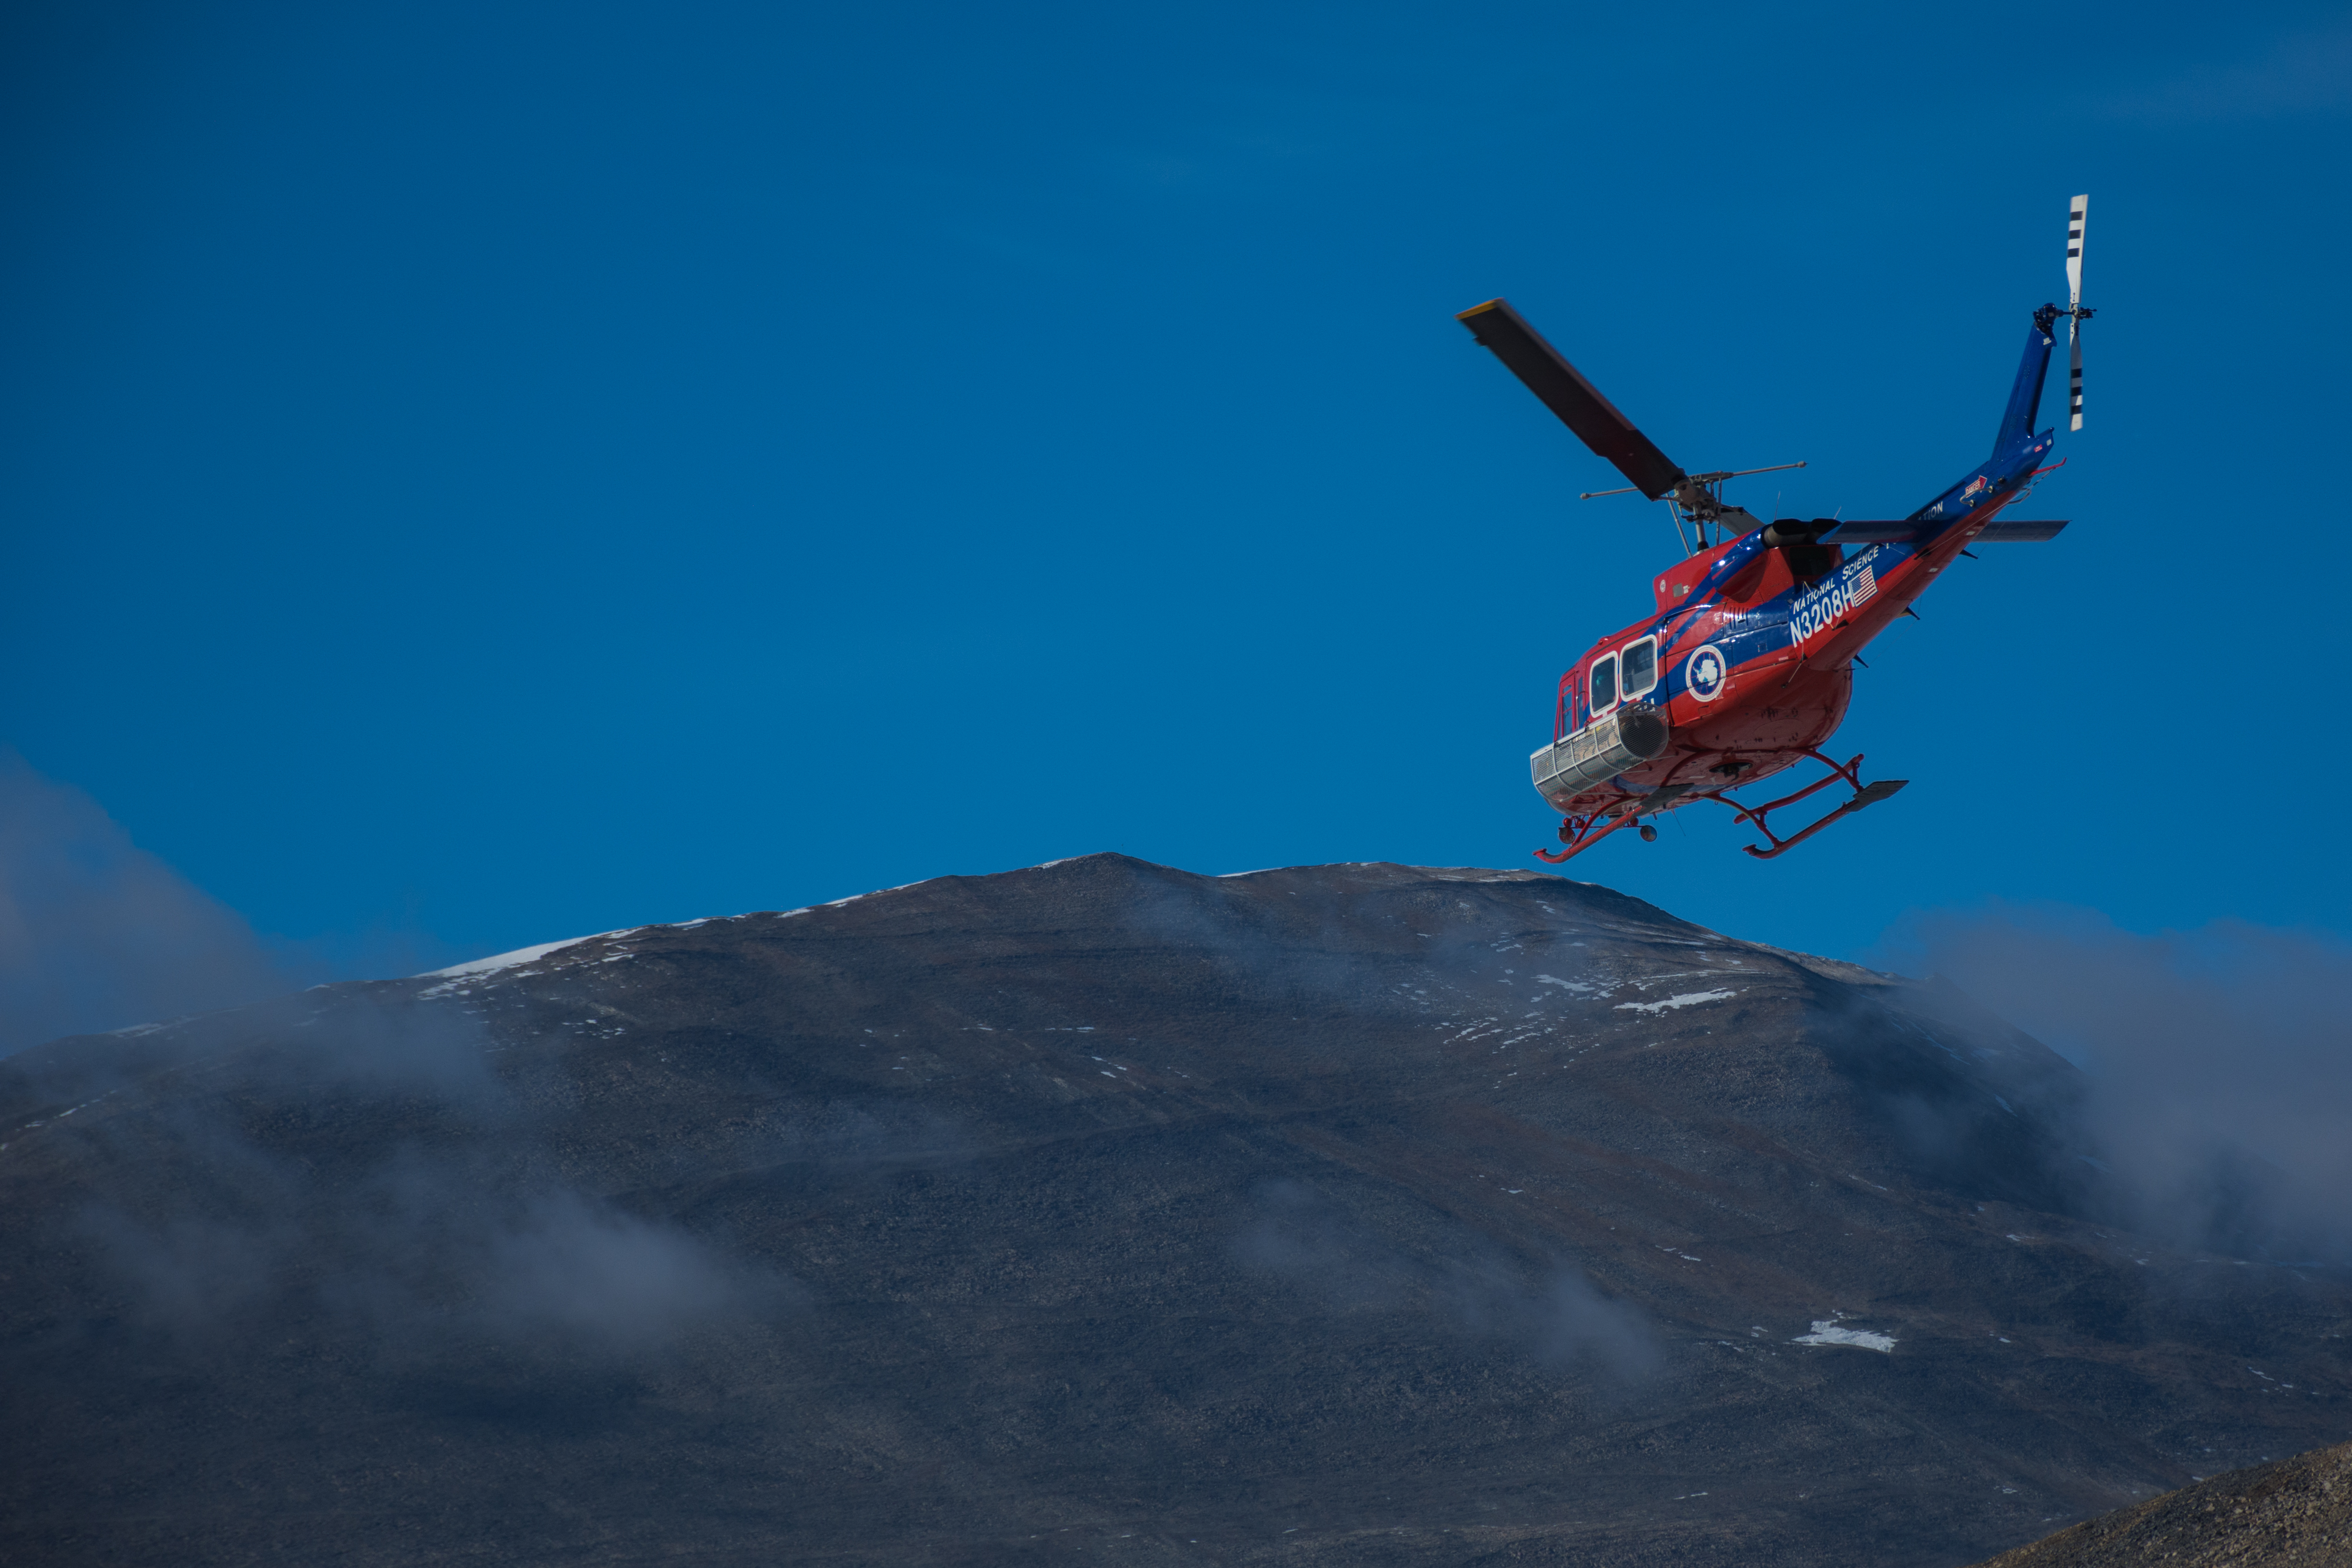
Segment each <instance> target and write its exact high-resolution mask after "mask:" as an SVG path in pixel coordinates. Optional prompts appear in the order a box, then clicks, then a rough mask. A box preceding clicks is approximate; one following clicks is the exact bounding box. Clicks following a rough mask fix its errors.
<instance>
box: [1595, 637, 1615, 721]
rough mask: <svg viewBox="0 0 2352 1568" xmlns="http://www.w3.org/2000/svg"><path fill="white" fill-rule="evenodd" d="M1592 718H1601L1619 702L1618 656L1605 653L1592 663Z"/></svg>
mask: <svg viewBox="0 0 2352 1568" xmlns="http://www.w3.org/2000/svg"><path fill="white" fill-rule="evenodd" d="M1591 692H1592V716H1593V717H1595V718H1599V717H1600V716H1601V715H1602V714H1604V713H1607V712H1608V711H1609V710H1610V708H1611V707H1612V706H1615V705H1616V702H1617V655H1616V654H1614V653H1603V654H1602V655H1601V657H1599V658H1597V659H1595V660H1593V661H1592V685H1591Z"/></svg>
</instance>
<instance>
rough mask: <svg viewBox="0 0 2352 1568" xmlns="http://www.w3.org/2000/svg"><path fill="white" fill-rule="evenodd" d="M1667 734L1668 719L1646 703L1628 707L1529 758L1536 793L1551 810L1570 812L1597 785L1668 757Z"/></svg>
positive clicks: (1633, 704)
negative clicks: (1584, 794)
mask: <svg viewBox="0 0 2352 1568" xmlns="http://www.w3.org/2000/svg"><path fill="white" fill-rule="evenodd" d="M1668 734H1669V731H1668V727H1667V725H1666V716H1665V715H1664V714H1663V713H1661V712H1660V711H1658V710H1657V709H1656V708H1654V707H1652V706H1650V705H1649V704H1647V703H1627V704H1626V705H1625V706H1622V707H1621V708H1618V709H1617V710H1616V711H1615V712H1613V713H1610V714H1606V715H1604V716H1601V718H1599V719H1596V720H1594V721H1593V722H1592V723H1591V724H1589V725H1587V726H1585V727H1584V728H1582V729H1581V730H1579V731H1578V732H1577V733H1576V734H1574V735H1571V736H1570V737H1568V738H1567V739H1565V740H1558V741H1554V742H1553V743H1552V744H1551V745H1549V746H1547V747H1542V748H1541V749H1540V750H1538V751H1537V752H1536V753H1535V754H1534V755H1532V756H1531V757H1529V758H1528V770H1529V771H1530V772H1531V773H1532V774H1533V775H1534V777H1535V785H1536V793H1538V795H1541V796H1542V797H1543V798H1544V799H1545V800H1548V801H1549V802H1550V803H1551V807H1552V810H1556V811H1565V810H1568V803H1569V802H1570V800H1574V799H1576V797H1577V796H1579V795H1580V794H1582V793H1584V791H1586V790H1587V789H1591V788H1592V787H1593V786H1594V785H1596V784H1606V783H1607V782H1609V780H1610V779H1614V778H1616V777H1617V775H1619V774H1620V773H1622V772H1624V771H1625V770H1626V769H1627V768H1639V767H1640V766H1641V765H1642V764H1643V763H1644V762H1647V761H1649V760H1650V759H1651V758H1655V757H1659V756H1662V755H1664V752H1665V749H1666V740H1667V737H1668Z"/></svg>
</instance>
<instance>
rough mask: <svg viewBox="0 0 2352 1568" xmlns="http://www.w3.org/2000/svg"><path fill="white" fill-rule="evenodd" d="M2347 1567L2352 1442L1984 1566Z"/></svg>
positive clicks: (2351, 1538)
mask: <svg viewBox="0 0 2352 1568" xmlns="http://www.w3.org/2000/svg"><path fill="white" fill-rule="evenodd" d="M2143 1563H2166V1564H2168V1565H2170V1568H2233V1565H2235V1564H2241V1563H2245V1564H2252V1563H2263V1564H2266V1565H2269V1568H2344V1565H2345V1564H2347V1563H2352V1443H2338V1444H2337V1445H2336V1447H2334V1448H2322V1449H2321V1450H2319V1451H2318V1452H2317V1453H2312V1454H2298V1455H2296V1456H2295V1457H2294V1458H2291V1459H2280V1460H2277V1461H2276V1462H2274V1463H2272V1464H2267V1465H2256V1466H2254V1467H2253V1468H2252V1469H2243V1470H2231V1472H2230V1473H2229V1474H2228V1475H2225V1476H2215V1477H2214V1478H2213V1479H2211V1480H2209V1481H2201V1482H2200V1483H2199V1484H2197V1485H2195V1486H2190V1487H2183V1488H2181V1489H2180V1490H2179V1491H2170V1492H2167V1493H2165V1494H2164V1495H2163V1496H2162V1497H2158V1498H2151V1499H2149V1500H2147V1501H2146V1502H2144V1503H2141V1504H2140V1505H2139V1506H2138V1507H2137V1508H2126V1509H2119V1510H2117V1511H2116V1512H2114V1513H2111V1514H2108V1515H2106V1516H2105V1517H2104V1518H2100V1519H2095V1520H2091V1521H2087V1522H2085V1523H2083V1524H2077V1525H2074V1526H2073V1527H2072V1528H2070V1529H2066V1530H2062V1531H2059V1532H2058V1533H2057V1534H2055V1535H2053V1536H2051V1537H2050V1538H2049V1539H2048V1540H2046V1541H2037V1542H2034V1543H2033V1544H2032V1545H2031V1546H2021V1547H2019V1548H2018V1549H2017V1550H2016V1551H2014V1552H2002V1553H2001V1554H2000V1556H1999V1557H1996V1558H1994V1559H1993V1560H1992V1561H1991V1562H1990V1563H1984V1564H1983V1565H1982V1568H2141V1564H2143Z"/></svg>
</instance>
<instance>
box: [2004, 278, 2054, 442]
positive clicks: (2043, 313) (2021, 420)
mask: <svg viewBox="0 0 2352 1568" xmlns="http://www.w3.org/2000/svg"><path fill="white" fill-rule="evenodd" d="M2057 321H2058V307H2056V306H2055V305H2044V306H2043V307H2042V308H2041V309H2039V310H2036V311H2035V312H2034V313H2033V326H2032V330H2030V331H2029V332H2027V334H2026V337H2025V358H2023V359H2022V360H2020V361H2018V363H2017V382H2016V384H2015V385H2013V386H2011V388H2010V389H2009V407H2008V408H2007V410H2005V411H2004V412H2003V413H2002V414H2001V416H2000V434H1998V435H1996V436H1994V437H1993V439H1992V455H1994V456H1995V457H1998V456H2000V455H2001V454H2002V453H2004V452H2006V451H2008V450H2009V449H2010V448H2011V446H2014V445H2016V444H2018V443H2020V442H2022V441H2030V440H2032V437H2033V419H2034V415H2036V414H2038V413H2041V412H2042V377H2043V376H2045V375H2047V374H2048V373H2049V371H2050V349H2051V345H2052V344H2053V343H2055V342H2056V341H2057V340H2056V339H2055V338H2053V337H2052V336H2051V335H2050V329H2051V328H2053V326H2055V325H2057Z"/></svg>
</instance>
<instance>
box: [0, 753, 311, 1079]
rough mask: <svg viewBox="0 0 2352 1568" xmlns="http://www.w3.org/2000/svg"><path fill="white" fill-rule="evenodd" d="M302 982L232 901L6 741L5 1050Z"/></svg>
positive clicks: (1, 828)
mask: <svg viewBox="0 0 2352 1568" xmlns="http://www.w3.org/2000/svg"><path fill="white" fill-rule="evenodd" d="M295 983H296V974H295V971H293V970H292V969H290V968H289V967H288V966H286V965H284V964H282V963H281V962H279V961H278V959H277V958H276V957H274V956H272V955H271V954H270V953H269V951H268V949H267V948H266V947H265V946H263V944H262V943H261V941H260V940H259V939H258V938H257V937H256V936H254V933H253V929H252V927H250V926H248V925H247V924H246V923H245V920H244V918H243V917H242V916H240V915H238V914H237V913H236V911H235V910H233V909H230V908H229V907H228V906H227V905H226V904H222V903H220V902H219V901H217V900H216V899H215V898H213V897H211V896H210V895H209V894H206V893H205V892H204V890H203V889H201V888H199V887H197V886H196V885H195V884H194V883H191V882H189V881H188V880H187V879H186V878H185V877H183V876H182V875H181V874H180V873H178V872H175V871H173V869H172V868H171V867H170V866H168V865H166V864H164V863H163V862H162V861H161V860H159V859H157V858H156V857H155V856H154V855H152V854H150V853H148V852H146V851H145V850H142V849H141V848H140V847H139V846H138V845H136V844H134V843H132V842H131V835H130V834H129V833H127V832H125V831H123V830H122V827H121V824H120V823H118V822H116V821H114V820H113V819H112V818H111V817H110V816H108V815H107V814H106V812H105V810H102V809H101V808H100V806H99V804H98V802H97V801H95V800H91V799H90V798H89V796H88V795H86V794H84V793H82V791H80V790H79V789H74V788H73V787H72V786H70V785H67V784H60V783H58V782H57V781H56V780H55V779H47V778H44V777H43V776H42V775H41V774H39V773H38V772H37V771H35V770H34V769H33V768H32V767H30V766H29V765H28V764H27V763H26V761H25V759H24V758H22V757H19V756H18V755H17V754H16V752H14V751H9V750H5V749H0V1055H5V1054H6V1053H8V1052H10V1051H20V1050H22V1049H24V1048H25V1047H26V1046H28V1045H37V1044H39V1043H40V1042H41V1041H43V1040H54V1039H56V1038H58V1036H59V1035H66V1034H83V1033H92V1032H95V1031H98V1030H110V1029H121V1028H123V1027H126V1026H128V1025H131V1024H136V1023H144V1022H147V1021H149V1020H151V1019H165V1018H173V1017H177V1016H179V1015H182V1014H185V1013H192V1012H202V1011H205V1010H207V1009H213V1008H226V1007H234V1006H236V1004H237V1003H239V1002H249V1001H253V1000H256V999H257V998H261V997H266V996H268V995H270V994H271V993H273V992H277V991H283V990H288V989H290V988H292V987H293V985H294V984H295Z"/></svg>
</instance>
